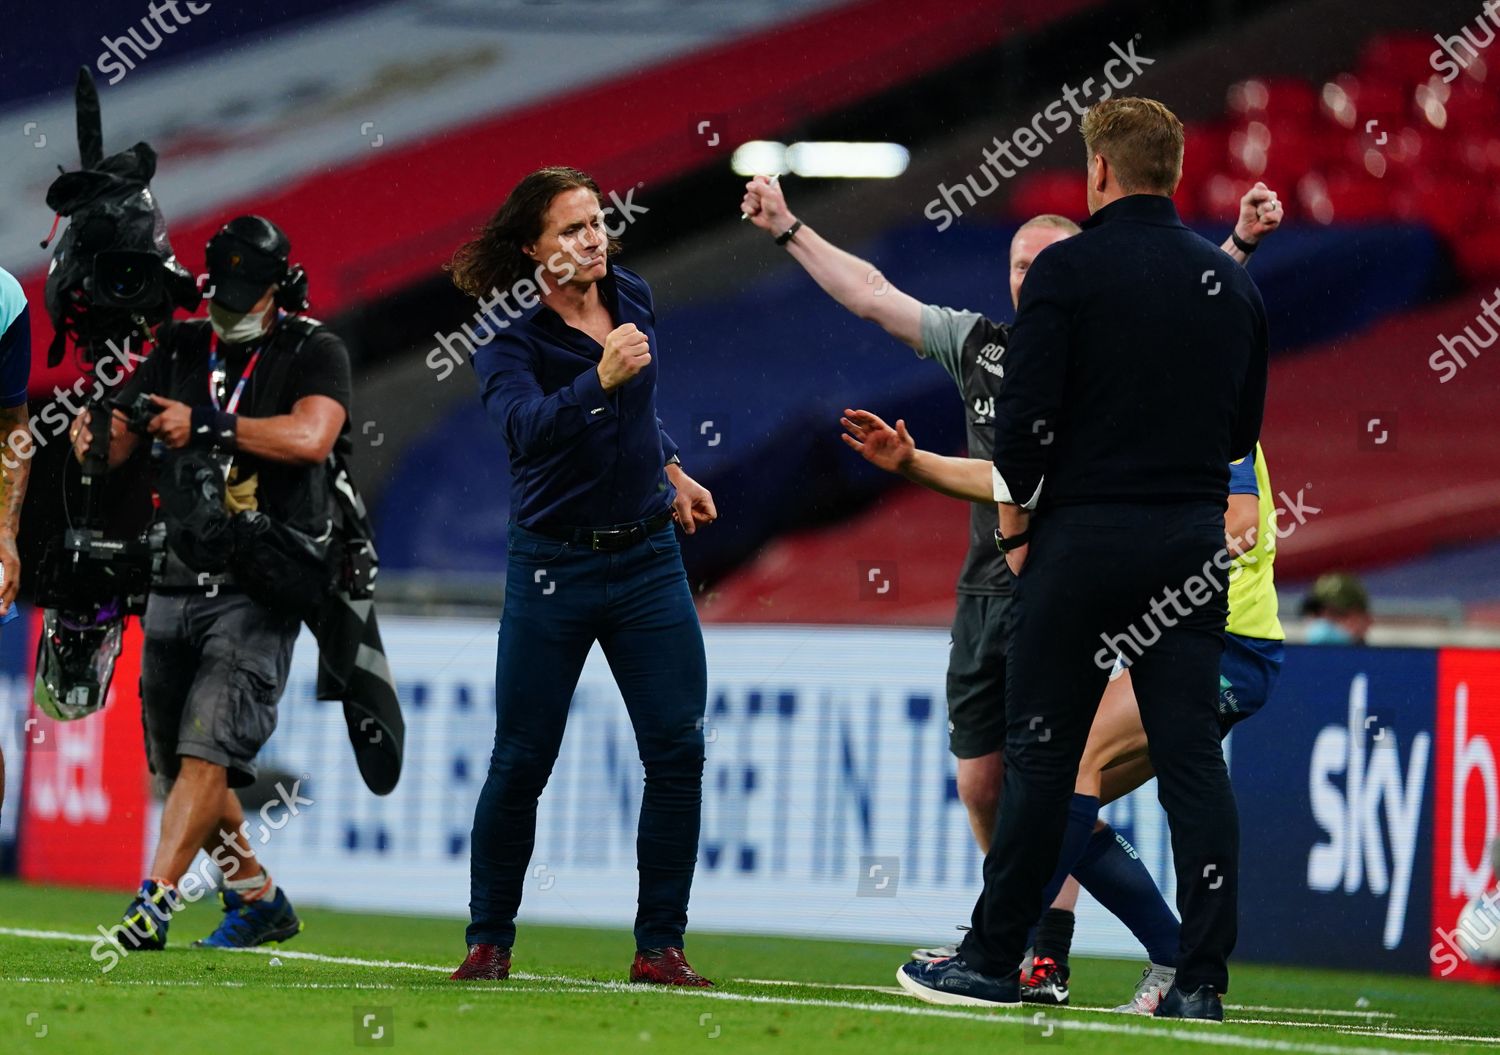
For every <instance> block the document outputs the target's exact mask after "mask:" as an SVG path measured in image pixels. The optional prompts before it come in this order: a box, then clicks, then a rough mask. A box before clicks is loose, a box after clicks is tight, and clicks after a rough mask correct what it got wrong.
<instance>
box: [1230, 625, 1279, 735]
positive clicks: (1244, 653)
mask: <svg viewBox="0 0 1500 1055" xmlns="http://www.w3.org/2000/svg"><path fill="white" fill-rule="evenodd" d="M1285 655H1286V645H1285V644H1284V643H1283V642H1281V641H1267V640H1265V639H1264V638H1258V637H1241V636H1240V635H1238V634H1225V635H1224V658H1223V659H1222V660H1220V662H1219V726H1220V728H1221V729H1222V731H1223V732H1224V733H1226V734H1227V733H1228V732H1229V730H1230V727H1232V726H1233V725H1234V724H1235V723H1236V722H1242V721H1244V720H1245V719H1246V718H1249V717H1250V716H1251V715H1252V714H1254V713H1255V712H1256V711H1258V710H1260V709H1261V708H1262V707H1264V706H1265V704H1266V701H1267V700H1269V699H1270V698H1271V693H1272V691H1273V690H1274V689H1275V688H1276V680H1277V679H1278V678H1279V677H1281V661H1282V658H1283V657H1284V656H1285Z"/></svg>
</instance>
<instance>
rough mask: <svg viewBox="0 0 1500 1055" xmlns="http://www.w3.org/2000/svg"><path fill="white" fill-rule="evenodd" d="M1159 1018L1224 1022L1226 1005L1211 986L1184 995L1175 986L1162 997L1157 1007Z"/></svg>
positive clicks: (1204, 986)
mask: <svg viewBox="0 0 1500 1055" xmlns="http://www.w3.org/2000/svg"><path fill="white" fill-rule="evenodd" d="M1155 1014H1156V1017H1157V1018H1195V1019H1198V1020H1200V1021H1203V1022H1223V1021H1224V1003H1223V1001H1221V1000H1220V999H1219V994H1218V993H1217V992H1215V991H1214V987H1213V986H1211V985H1200V986H1199V987H1198V988H1197V989H1196V990H1195V991H1194V992H1192V993H1191V994H1188V995H1184V994H1183V992H1182V990H1181V989H1179V988H1177V987H1176V986H1175V985H1174V986H1173V987H1172V988H1171V989H1168V990H1167V991H1166V993H1164V994H1163V995H1162V998H1161V1003H1159V1004H1157V1005H1156V1012H1155Z"/></svg>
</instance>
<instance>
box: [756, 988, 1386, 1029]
mask: <svg viewBox="0 0 1500 1055" xmlns="http://www.w3.org/2000/svg"><path fill="white" fill-rule="evenodd" d="M729 980H730V981H731V982H741V983H743V984H745V985H779V986H791V987H795V988H803V989H837V990H845V991H848V992H859V993H891V994H894V995H905V993H906V990H904V989H902V988H900V987H899V986H894V985H852V984H850V983H847V982H793V981H788V980H786V979H784V978H731V979H729ZM1067 1006H1068V1010H1070V1011H1099V1012H1103V1013H1105V1014H1111V1015H1114V1014H1124V1013H1125V1012H1118V1011H1116V1010H1115V1009H1114V1008H1112V1007H1089V1006H1087V1005H1083V1004H1069V1005H1067ZM1224 1009H1225V1010H1226V1011H1256V1012H1260V1013H1263V1014H1281V1015H1306V1016H1310V1017H1318V1018H1322V1017H1328V1018H1363V1019H1372V1018H1395V1017H1396V1015H1395V1012H1392V1011H1346V1010H1339V1009H1333V1008H1322V1007H1318V1008H1314V1007H1267V1006H1263V1005H1258V1004H1225V1005H1224ZM1142 1017H1144V1016H1142ZM1298 1024H1299V1025H1300V1024H1301V1023H1298Z"/></svg>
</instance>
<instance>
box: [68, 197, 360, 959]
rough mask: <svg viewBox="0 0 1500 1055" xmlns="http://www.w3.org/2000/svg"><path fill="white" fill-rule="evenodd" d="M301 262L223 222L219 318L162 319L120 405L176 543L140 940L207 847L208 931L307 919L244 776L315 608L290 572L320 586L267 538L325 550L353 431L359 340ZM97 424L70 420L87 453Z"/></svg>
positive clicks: (250, 935)
mask: <svg viewBox="0 0 1500 1055" xmlns="http://www.w3.org/2000/svg"><path fill="white" fill-rule="evenodd" d="M290 259H291V258H290V243H289V241H288V239H287V237H286V235H285V234H283V233H282V232H281V230H280V229H279V228H277V227H276V225H275V224H272V223H271V222H269V221H268V220H265V219H262V218H260V217H258V216H241V217H238V218H236V219H234V220H231V221H230V222H229V223H228V224H226V225H225V226H224V227H223V228H221V229H220V230H219V232H218V233H217V234H215V235H214V237H213V238H212V239H211V240H210V241H209V243H208V251H207V263H208V278H209V281H210V283H211V287H210V289H209V290H208V291H207V292H208V294H209V295H210V296H211V303H210V305H209V318H208V319H207V320H203V319H189V320H185V321H181V322H175V323H174V322H168V323H165V324H164V325H162V326H161V328H160V329H159V330H158V332H157V345H156V348H155V350H154V351H153V352H152V354H151V356H150V357H149V358H148V359H147V360H146V362H144V363H143V364H141V367H140V369H139V370H138V371H137V373H136V374H135V376H133V377H132V378H131V379H130V381H129V382H128V383H127V385H126V386H125V388H124V391H123V393H122V395H121V397H120V398H119V399H118V400H117V401H116V406H117V407H120V406H128V407H130V408H131V409H130V415H129V416H127V414H125V413H122V412H121V410H119V409H116V410H115V411H114V412H113V420H112V422H111V438H110V450H109V464H110V467H111V468H114V467H116V466H118V465H119V464H121V463H122V462H124V461H125V460H126V459H127V458H128V457H130V456H131V454H132V453H133V452H134V451H135V450H136V448H137V447H138V445H139V444H140V438H139V436H138V434H137V432H136V431H133V430H134V429H138V428H143V429H144V431H145V432H146V433H147V434H148V435H149V437H151V439H152V441H153V448H154V450H155V452H156V454H157V456H156V457H155V458H154V461H155V463H156V464H155V472H154V478H155V480H156V486H157V490H158V492H159V494H160V496H161V500H160V508H159V510H158V520H159V521H161V522H162V523H163V524H164V525H165V529H166V545H167V550H166V554H165V558H164V560H163V562H162V569H161V571H160V572H159V573H158V575H157V578H156V580H155V581H154V582H153V585H152V589H151V597H150V600H149V602H148V605H147V608H146V614H145V616H144V618H143V620H142V623H143V627H144V631H145V647H144V651H143V655H142V659H141V711H142V718H143V724H144V726H145V734H146V754H147V759H148V762H149V764H150V767H151V772H152V773H153V774H154V775H155V777H156V779H157V782H158V786H159V787H162V788H163V789H166V788H170V791H169V792H168V793H167V799H166V805H165V807H164V809H163V812H162V823H161V840H160V843H159V845H158V847H157V850H156V857H155V861H154V863H153V865H152V869H151V874H150V876H149V877H147V878H146V879H145V880H144V881H143V882H142V883H141V889H140V891H139V893H138V894H137V895H136V897H135V900H134V901H132V902H131V905H130V907H129V908H128V909H127V911H126V914H125V918H124V921H123V922H122V924H120V925H119V926H118V927H116V928H115V933H116V936H117V937H118V939H119V941H120V943H121V944H122V945H123V946H124V947H126V948H127V949H160V948H163V947H164V946H165V944H166V939H167V926H168V923H169V921H170V919H171V914H172V911H173V910H174V909H176V908H177V907H178V906H179V905H180V904H181V903H182V900H183V896H182V895H180V894H179V893H178V891H177V889H176V882H177V880H178V879H179V878H180V877H181V876H182V875H183V874H184V873H185V872H186V871H187V869H188V868H189V866H190V865H191V863H192V860H193V858H194V856H195V855H196V854H197V852H198V851H199V850H200V849H203V850H205V851H208V852H209V853H210V856H211V857H212V858H213V860H214V862H215V864H218V865H219V866H220V868H221V869H222V870H223V872H224V878H225V881H224V889H223V892H222V894H221V899H222V901H223V904H224V913H225V915H224V919H223V921H222V923H221V924H220V925H219V927H218V929H217V930H216V931H214V933H213V934H212V935H210V936H209V937H208V938H206V939H203V940H202V941H199V942H195V943H194V944H195V945H197V946H209V947H216V948H244V947H249V946H254V945H261V944H264V943H266V942H273V941H285V940H286V939H288V938H291V937H292V936H294V935H296V934H297V933H298V932H299V931H300V930H301V929H302V924H301V921H300V920H299V919H298V918H297V915H296V913H295V912H294V911H293V910H292V906H291V904H290V902H289V901H288V900H287V898H286V895H285V894H284V893H283V892H282V891H281V890H280V888H278V887H277V886H276V885H275V884H274V883H273V882H272V880H271V878H270V876H269V875H268V874H267V873H266V872H265V871H264V869H263V868H262V867H261V864H260V862H259V861H258V860H257V859H256V856H255V854H254V852H253V851H252V850H251V848H250V844H249V841H248V840H247V838H246V836H245V833H244V830H243V828H242V825H243V824H244V819H245V817H244V812H243V810H242V808H241V805H240V802H239V799H238V798H237V797H236V795H235V793H234V790H233V789H235V788H238V787H244V786H246V785H248V784H250V783H252V782H253V781H254V779H255V756H256V754H257V753H258V752H259V751H260V749H261V747H262V745H264V744H265V742H266V740H267V739H268V738H269V737H270V735H271V732H272V730H273V729H274V728H275V726H276V703H277V700H278V699H279V698H280V696H281V693H282V690H283V688H284V687H285V683H286V678H287V672H288V668H289V666H290V663H291V657H292V646H293V644H294V643H295V641H296V639H297V634H298V630H299V623H300V622H301V619H300V615H301V614H302V613H301V611H299V609H297V608H296V607H293V606H291V605H289V604H287V603H286V599H287V598H288V597H290V595H292V594H293V593H294V592H295V585H294V583H289V582H287V581H286V580H287V579H295V578H298V577H300V578H304V579H306V580H308V581H309V582H311V583H312V585H314V586H315V585H317V583H318V574H319V572H318V569H317V568H316V567H314V568H313V570H312V571H311V572H310V573H309V572H308V571H307V570H306V565H298V566H293V565H295V562H294V561H281V560H279V556H280V555H279V554H277V555H273V556H272V557H270V558H267V557H266V556H265V555H264V554H265V553H266V552H267V551H266V550H265V549H263V548H262V549H260V550H256V549H255V548H254V547H255V546H256V545H258V544H259V543H260V542H261V541H263V540H264V539H266V538H267V537H270V538H272V539H275V540H277V541H281V540H284V539H285V538H288V537H291V538H295V539H300V540H302V541H303V542H304V543H305V544H306V548H308V549H310V550H313V551H314V552H316V551H317V546H318V545H319V544H322V545H326V544H327V540H328V538H329V535H330V533H331V525H332V518H333V515H334V496H333V492H332V490H331V488H330V487H329V484H328V475H327V470H326V468H325V463H326V461H327V460H328V457H329V455H330V453H331V452H332V451H333V450H334V448H335V445H336V444H339V445H341V447H340V449H344V448H346V447H347V445H348V442H349V441H348V431H349V428H348V422H349V402H350V394H351V392H350V390H351V382H350V371H349V358H348V353H347V351H346V349H345V348H344V344H343V342H342V341H341V340H340V339H339V338H338V337H337V336H335V335H334V334H333V333H332V332H330V331H328V330H326V329H324V328H323V327H322V326H321V325H320V324H318V323H317V322H316V321H314V320H311V319H307V318H304V317H301V316H300V315H298V314H296V313H298V312H300V311H302V310H303V309H304V308H306V306H307V305H306V277H305V275H304V273H303V272H302V269H301V268H300V267H295V266H293V265H292V264H291V263H290ZM86 421H87V417H86V415H85V416H84V417H82V418H80V420H79V423H78V427H75V430H74V446H75V452H77V453H78V454H79V457H80V458H81V457H82V451H83V449H84V448H85V447H86V445H87V443H88V433H87V430H86V429H85V428H82V426H83V425H84V424H85V423H86ZM254 555H259V560H251V559H248V557H249V556H254ZM302 556H305V554H302ZM278 573H279V576H278ZM278 577H279V578H280V579H281V580H282V581H276V579H277V578H278ZM325 581H326V580H325ZM288 805H290V804H288Z"/></svg>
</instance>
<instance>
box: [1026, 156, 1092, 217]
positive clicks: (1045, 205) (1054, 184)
mask: <svg viewBox="0 0 1500 1055" xmlns="http://www.w3.org/2000/svg"><path fill="white" fill-rule="evenodd" d="M1087 201H1088V199H1087V198H1086V197H1085V196H1084V180H1083V176H1082V173H1081V172H1080V171H1078V170H1076V169H1073V168H1071V167H1070V168H1066V169H1047V170H1033V171H1028V172H1024V173H1022V174H1021V177H1020V178H1019V179H1018V180H1017V181H1016V189H1015V190H1014V191H1012V192H1011V196H1010V202H1009V205H1008V209H1009V212H1010V215H1012V216H1014V217H1016V218H1017V219H1025V218H1027V217H1030V216H1037V215H1040V214H1041V213H1056V214H1057V215H1059V216H1081V215H1082V214H1083V213H1084V211H1085V209H1086V207H1087Z"/></svg>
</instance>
